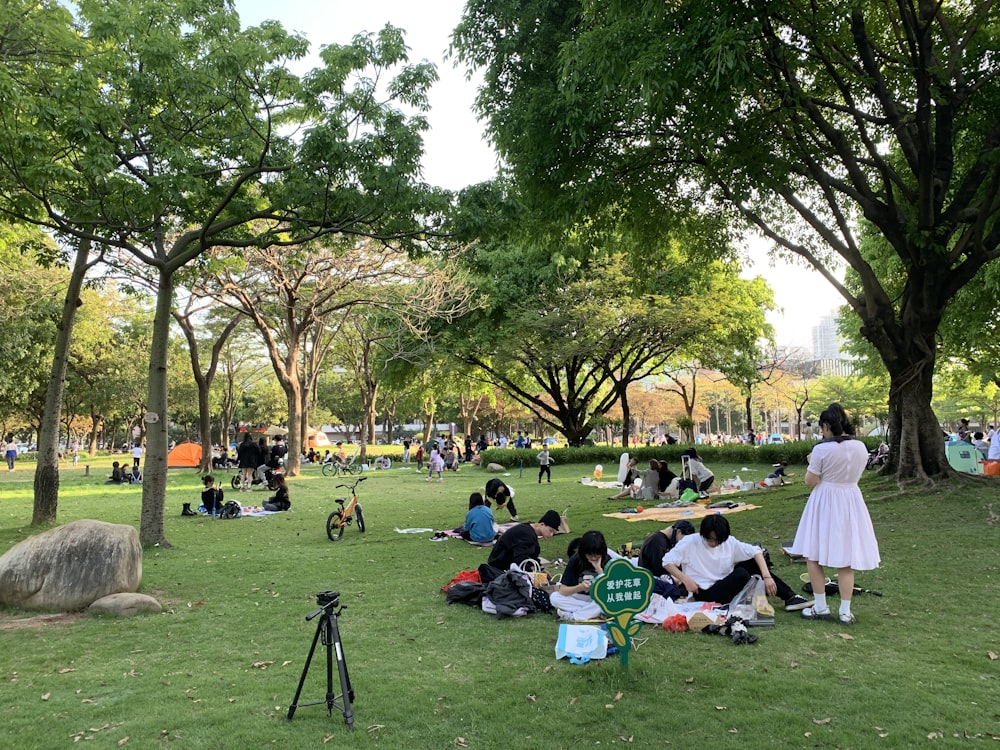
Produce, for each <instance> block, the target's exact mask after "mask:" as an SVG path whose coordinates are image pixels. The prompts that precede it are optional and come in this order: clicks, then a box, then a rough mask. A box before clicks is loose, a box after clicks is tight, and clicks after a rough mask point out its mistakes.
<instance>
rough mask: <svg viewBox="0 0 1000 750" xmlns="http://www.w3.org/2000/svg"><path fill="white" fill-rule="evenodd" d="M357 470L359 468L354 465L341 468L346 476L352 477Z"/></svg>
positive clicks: (345, 465)
mask: <svg viewBox="0 0 1000 750" xmlns="http://www.w3.org/2000/svg"><path fill="white" fill-rule="evenodd" d="M357 468H358V467H357V466H355V465H354V464H344V465H343V466H342V467H340V470H341V471H342V472H344V473H345V474H350V475H351V476H354V472H355V471H357Z"/></svg>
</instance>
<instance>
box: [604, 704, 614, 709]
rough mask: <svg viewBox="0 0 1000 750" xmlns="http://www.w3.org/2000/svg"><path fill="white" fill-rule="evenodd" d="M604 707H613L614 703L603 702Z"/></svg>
mask: <svg viewBox="0 0 1000 750" xmlns="http://www.w3.org/2000/svg"><path fill="white" fill-rule="evenodd" d="M604 707H605V708H614V707H615V704H614V703H605V704H604Z"/></svg>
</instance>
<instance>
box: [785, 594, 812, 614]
mask: <svg viewBox="0 0 1000 750" xmlns="http://www.w3.org/2000/svg"><path fill="white" fill-rule="evenodd" d="M812 605H813V602H811V601H809V600H808V599H804V598H802V597H801V596H799V595H798V594H796V595H795V596H790V597H788V598H787V599H785V611H786V612H798V611H799V610H800V609H805V608H806V607H811V606H812Z"/></svg>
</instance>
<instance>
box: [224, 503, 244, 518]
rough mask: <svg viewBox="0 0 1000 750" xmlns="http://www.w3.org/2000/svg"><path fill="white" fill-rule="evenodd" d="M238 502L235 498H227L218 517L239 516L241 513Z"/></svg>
mask: <svg viewBox="0 0 1000 750" xmlns="http://www.w3.org/2000/svg"><path fill="white" fill-rule="evenodd" d="M241 512H242V511H241V508H240V504H239V503H238V502H236V501H235V500H227V501H226V504H225V505H223V506H222V510H221V511H220V512H219V518H239V517H240V515H241Z"/></svg>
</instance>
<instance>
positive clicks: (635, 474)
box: [608, 448, 715, 500]
mask: <svg viewBox="0 0 1000 750" xmlns="http://www.w3.org/2000/svg"><path fill="white" fill-rule="evenodd" d="M638 464H639V461H638V459H637V458H636V457H635V456H631V457H630V458H629V459H628V463H627V465H626V470H625V477H624V479H623V480H622V490H621V492H619V493H618V494H617V495H612V496H611V497H609V498H608V500H621V499H623V498H630V499H632V500H658V499H667V500H676V499H677V498H678V497H680V495H681V494H682V493H683V492H684V490H686V489H692V490H694V491H695V492H697V493H698V495H699V497H702V498H704V497H708V490H709V488H710V487H711V486H712V484H713V483H714V482H715V474H714V473H713V472H712V470H711V469H709V468H708V467H707V466H705V463H704V462H703V461H702V460H701V457H700V456H699V455H698V451H697V450H695V449H694V448H687V449H686V450H685V451H684V452H683V453H682V454H681V475H680V476H678V475H677V474H675V473H674V472H672V471H671V470H670V467H669V466H668V465H667V462H666V461H665V460H658V459H655V458H654V459H651V460H650V462H649V468H648V469H640V468H638Z"/></svg>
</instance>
